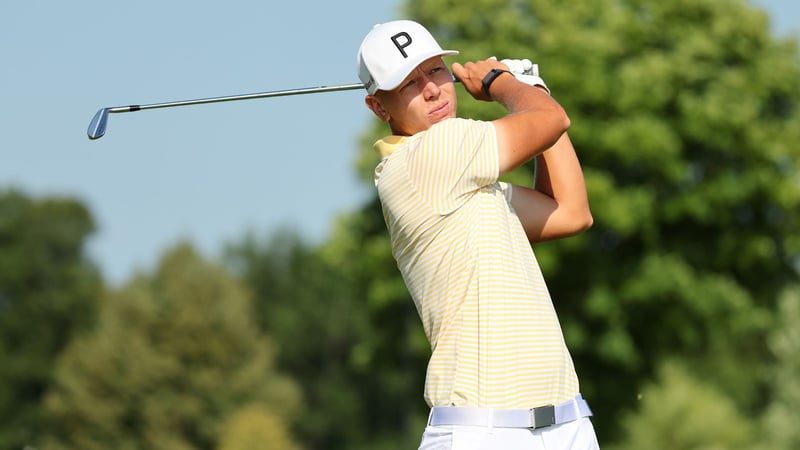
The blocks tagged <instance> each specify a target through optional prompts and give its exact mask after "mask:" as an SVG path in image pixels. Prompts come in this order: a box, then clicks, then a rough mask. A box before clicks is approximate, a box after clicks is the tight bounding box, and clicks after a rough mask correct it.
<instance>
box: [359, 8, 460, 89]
mask: <svg viewBox="0 0 800 450" xmlns="http://www.w3.org/2000/svg"><path fill="white" fill-rule="evenodd" d="M457 54H458V52H457V51H455V50H442V47H441V46H439V43H438V42H436V39H434V38H433V36H432V35H431V33H430V32H429V31H428V30H426V29H425V27H423V26H422V25H420V24H418V23H417V22H414V21H411V20H396V21H393V22H387V23H383V24H379V25H375V26H374V27H373V28H372V30H371V31H370V32H369V33H368V34H367V36H366V37H365V38H364V41H362V42H361V47H360V48H359V49H358V78H360V79H361V82H362V83H364V87H365V88H366V89H367V92H368V93H370V94H374V93H375V92H376V91H378V90H383V91H391V90H392V89H394V88H396V87H397V86H399V85H400V83H401V82H402V81H403V80H404V79H405V78H406V77H407V76H408V74H410V73H411V71H412V70H414V69H415V68H416V67H417V66H418V65H420V63H422V62H423V61H425V60H427V59H429V58H433V57H434V56H444V55H457Z"/></svg>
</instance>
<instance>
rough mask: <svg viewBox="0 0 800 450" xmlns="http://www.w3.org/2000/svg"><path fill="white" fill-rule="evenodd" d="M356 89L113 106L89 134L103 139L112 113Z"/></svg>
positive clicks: (102, 112) (95, 119)
mask: <svg viewBox="0 0 800 450" xmlns="http://www.w3.org/2000/svg"><path fill="white" fill-rule="evenodd" d="M355 89H364V85H363V84H361V83H354V84H342V85H338V86H319V87H310V88H300V89H287V90H283V91H271V92H258V93H255V94H242V95H232V96H229V97H211V98H200V99H195V100H181V101H175V102H166V103H151V104H149V105H129V106H113V107H108V108H102V109H100V110H99V111H97V113H96V114H95V115H94V117H93V118H92V121H91V122H89V129H88V131H87V134H88V135H89V139H91V140H95V139H100V138H101V137H103V135H104V134H105V133H106V125H107V124H108V115H109V114H111V113H125V112H134V111H142V110H145V109H156V108H171V107H174V106H188V105H200V104H204V103H218V102H230V101H234V100H253V99H257V98H268V97H281V96H286V95H301V94H316V93H319V92H335V91H350V90H355Z"/></svg>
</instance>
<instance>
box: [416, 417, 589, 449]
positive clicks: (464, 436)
mask: <svg viewBox="0 0 800 450" xmlns="http://www.w3.org/2000/svg"><path fill="white" fill-rule="evenodd" d="M599 449H600V446H599V444H598V443H597V437H596V435H595V433H594V427H593V426H592V421H591V420H590V419H589V418H588V417H583V418H580V419H578V420H574V421H572V422H567V423H563V424H560V425H552V426H549V427H545V428H540V429H538V430H533V431H531V430H528V429H526V428H496V427H494V428H489V427H484V426H481V427H473V426H464V425H447V426H436V427H434V426H428V427H427V428H425V432H424V433H423V434H422V443H421V444H420V446H419V450H599Z"/></svg>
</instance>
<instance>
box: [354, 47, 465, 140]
mask: <svg viewBox="0 0 800 450" xmlns="http://www.w3.org/2000/svg"><path fill="white" fill-rule="evenodd" d="M370 97H372V100H370ZM457 103H458V101H457V98H456V90H455V84H454V83H453V76H452V75H451V74H450V71H449V70H448V69H447V66H446V65H445V64H444V61H443V60H442V58H441V57H440V56H436V57H433V58H431V59H428V60H426V61H425V62H423V63H422V64H420V65H419V66H417V68H416V69H414V71H413V72H411V73H410V74H409V75H408V76H407V77H406V79H405V80H403V82H402V83H400V85H399V86H398V87H397V88H395V89H394V90H392V91H378V92H377V93H375V95H374V96H368V97H367V105H368V106H369V107H370V109H372V110H373V112H375V114H376V115H377V116H378V117H380V118H381V120H383V121H385V122H389V125H390V126H391V128H392V132H393V133H394V134H398V135H406V136H411V135H413V134H416V133H419V132H420V131H425V130H427V129H428V128H430V127H431V126H432V125H433V124H435V123H437V122H440V121H442V120H444V119H449V118H453V117H456V107H457Z"/></svg>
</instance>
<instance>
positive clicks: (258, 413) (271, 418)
mask: <svg viewBox="0 0 800 450" xmlns="http://www.w3.org/2000/svg"><path fill="white" fill-rule="evenodd" d="M288 429H289V428H288V424H287V423H286V421H285V420H284V419H282V418H281V417H280V416H278V415H277V414H275V413H273V412H271V411H269V410H268V409H266V408H264V407H263V406H261V405H248V406H245V407H243V408H241V409H239V410H238V411H237V412H236V413H234V414H233V415H232V416H230V417H229V418H228V420H227V421H226V422H225V425H224V426H223V428H222V435H221V437H220V444H219V450H253V449H260V448H263V449H270V450H298V449H299V447H298V446H297V444H295V443H294V441H293V439H292V437H291V436H289V433H288Z"/></svg>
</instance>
